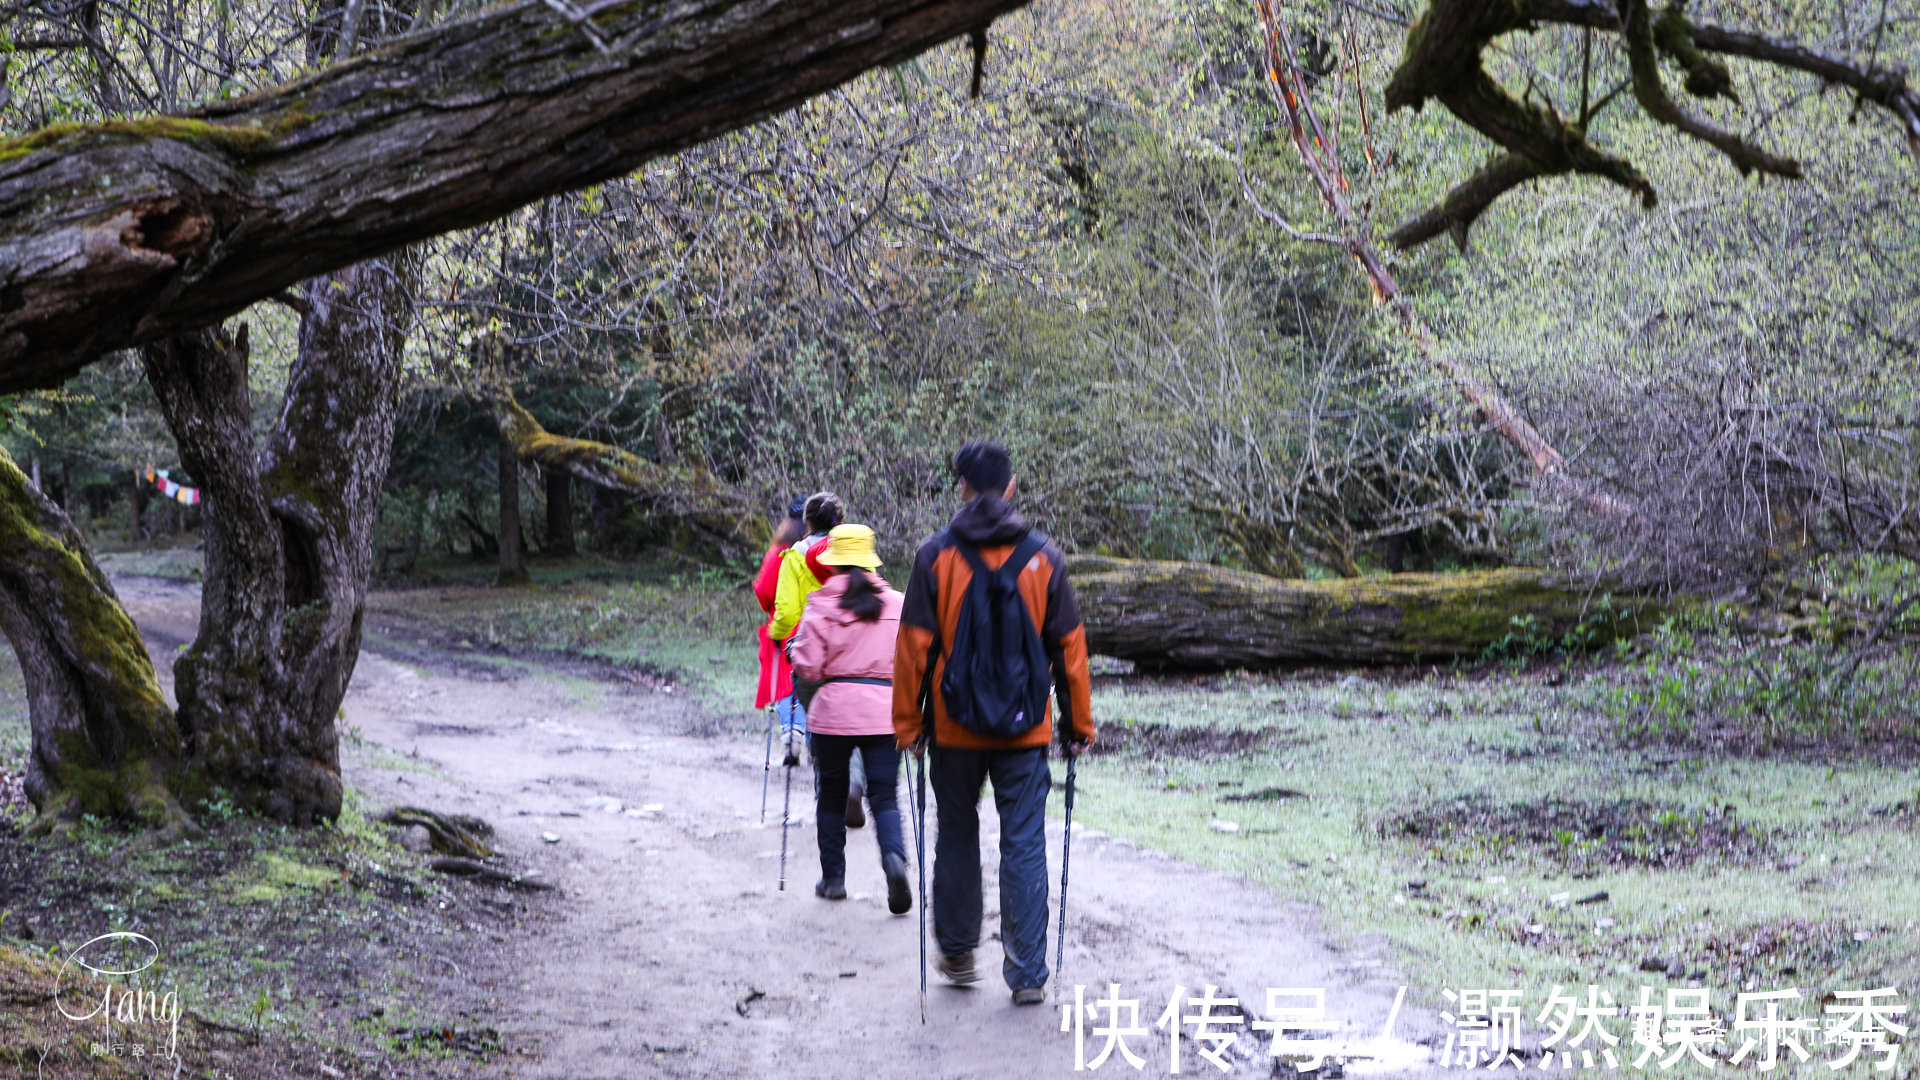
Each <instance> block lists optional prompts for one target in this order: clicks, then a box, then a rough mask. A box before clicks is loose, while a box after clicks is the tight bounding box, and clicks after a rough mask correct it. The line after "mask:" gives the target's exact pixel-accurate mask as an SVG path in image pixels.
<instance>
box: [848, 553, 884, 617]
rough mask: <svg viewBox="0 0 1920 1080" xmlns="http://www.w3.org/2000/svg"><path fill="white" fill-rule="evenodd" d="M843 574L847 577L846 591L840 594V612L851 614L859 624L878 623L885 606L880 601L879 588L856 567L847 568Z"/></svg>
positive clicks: (868, 576) (869, 576) (864, 572)
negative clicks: (849, 612)
mask: <svg viewBox="0 0 1920 1080" xmlns="http://www.w3.org/2000/svg"><path fill="white" fill-rule="evenodd" d="M843 572H844V573H845V574H846V575H847V591H846V592H844V593H841V594H840V610H842V611H851V612H853V617H854V618H856V619H859V620H860V621H861V622H877V621H879V619H880V612H881V611H882V610H884V608H885V606H886V605H885V604H883V603H882V602H881V600H880V586H878V585H875V584H874V583H873V578H872V576H871V575H869V574H868V573H867V572H866V571H865V570H864V569H862V568H860V567H858V566H849V567H847V568H846V569H845V570H844V571H843Z"/></svg>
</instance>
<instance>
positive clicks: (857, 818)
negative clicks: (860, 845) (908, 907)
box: [847, 784, 897, 914]
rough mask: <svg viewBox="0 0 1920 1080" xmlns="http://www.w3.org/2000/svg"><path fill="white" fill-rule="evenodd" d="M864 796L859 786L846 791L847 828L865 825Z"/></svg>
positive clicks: (864, 793) (863, 790)
mask: <svg viewBox="0 0 1920 1080" xmlns="http://www.w3.org/2000/svg"><path fill="white" fill-rule="evenodd" d="M866 794H867V793H866V791H865V789H863V788H861V786H860V785H859V784H855V785H853V787H851V788H849V789H847V828H849V829H857V828H859V827H860V826H862V825H865V824H866V823H867V811H866V810H865V808H863V807H862V806H861V805H860V800H861V799H863V798H865V797H866ZM896 914H897V912H896Z"/></svg>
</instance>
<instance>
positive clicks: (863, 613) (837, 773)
mask: <svg viewBox="0 0 1920 1080" xmlns="http://www.w3.org/2000/svg"><path fill="white" fill-rule="evenodd" d="M820 562H821V563H822V564H823V565H825V566H827V567H829V568H831V569H833V570H834V571H835V573H834V574H833V576H832V577H830V578H828V579H827V581H826V583H825V584H823V585H821V586H820V588H819V589H818V590H816V591H815V592H814V593H813V595H811V596H809V597H807V606H806V611H805V613H804V614H802V615H801V616H800V625H799V626H798V627H797V628H796V629H795V630H794V633H793V638H792V641H791V644H790V645H789V647H788V655H789V656H790V657H791V658H792V660H793V673H794V675H795V676H796V677H797V678H799V679H802V680H805V681H807V682H810V683H817V684H819V689H818V690H817V691H815V693H814V696H813V703H812V704H811V705H809V706H808V707H807V729H808V730H809V731H810V732H811V733H812V736H813V760H814V764H815V765H816V766H818V767H819V770H820V795H819V803H818V805H817V808H816V809H815V811H814V819H815V821H816V823H817V828H818V830H819V840H820V883H819V884H818V885H815V886H814V887H813V891H814V894H815V895H816V896H823V897H825V898H827V899H828V900H844V899H846V897H847V768H848V759H849V758H851V757H852V755H853V751H854V749H855V748H856V747H857V748H858V749H859V751H860V756H861V757H862V758H864V759H865V762H866V766H867V803H868V805H869V806H870V807H872V809H873V825H874V833H875V834H876V835H877V836H878V838H879V840H880V868H881V870H882V871H883V872H884V873H885V874H886V876H887V910H889V911H891V912H893V913H894V914H895V915H900V914H904V913H905V912H906V911H907V910H908V909H909V908H911V907H913V893H912V891H911V889H909V887H908V884H907V845H906V841H905V840H904V839H902V838H901V835H900V808H899V805H898V800H897V799H896V798H895V788H896V786H897V782H898V776H899V771H900V751H899V750H898V749H897V748H896V747H895V746H894V741H893V644H894V641H893V639H894V637H895V636H896V635H897V634H898V633H899V630H900V605H901V602H902V599H903V598H902V597H901V595H900V594H899V593H898V592H895V591H894V590H893V589H892V588H891V587H890V586H888V585H887V583H886V581H885V580H884V579H882V578H881V577H880V575H878V574H876V573H874V572H873V571H875V570H878V569H879V568H880V557H879V556H878V555H877V554H875V552H874V547H873V530H872V529H869V528H867V527H866V526H865V525H840V526H837V527H836V528H835V529H834V530H833V531H832V532H831V533H828V534H827V549H826V551H825V553H824V554H822V555H821V556H820Z"/></svg>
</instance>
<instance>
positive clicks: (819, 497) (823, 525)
mask: <svg viewBox="0 0 1920 1080" xmlns="http://www.w3.org/2000/svg"><path fill="white" fill-rule="evenodd" d="M846 516H847V511H846V508H845V507H843V506H841V505H840V496H838V495H835V494H834V493H833V492H831V491H822V492H820V493H818V494H816V495H810V496H808V497H807V512H806V517H807V528H808V529H810V530H811V531H813V532H817V533H823V532H832V531H833V527H834V526H835V525H838V524H840V522H841V520H842V519H844V518H845V517H846Z"/></svg>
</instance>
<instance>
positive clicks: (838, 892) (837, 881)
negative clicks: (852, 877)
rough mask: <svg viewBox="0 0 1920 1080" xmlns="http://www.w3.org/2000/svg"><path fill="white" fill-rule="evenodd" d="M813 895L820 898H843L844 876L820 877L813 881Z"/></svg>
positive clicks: (845, 893) (844, 897)
mask: <svg viewBox="0 0 1920 1080" xmlns="http://www.w3.org/2000/svg"><path fill="white" fill-rule="evenodd" d="M813 895H815V896H817V897H819V898H821V899H822V900H845V899H846V898H847V883H846V880H845V879H844V878H822V879H821V880H820V881H817V882H815V883H814V886H813Z"/></svg>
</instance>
